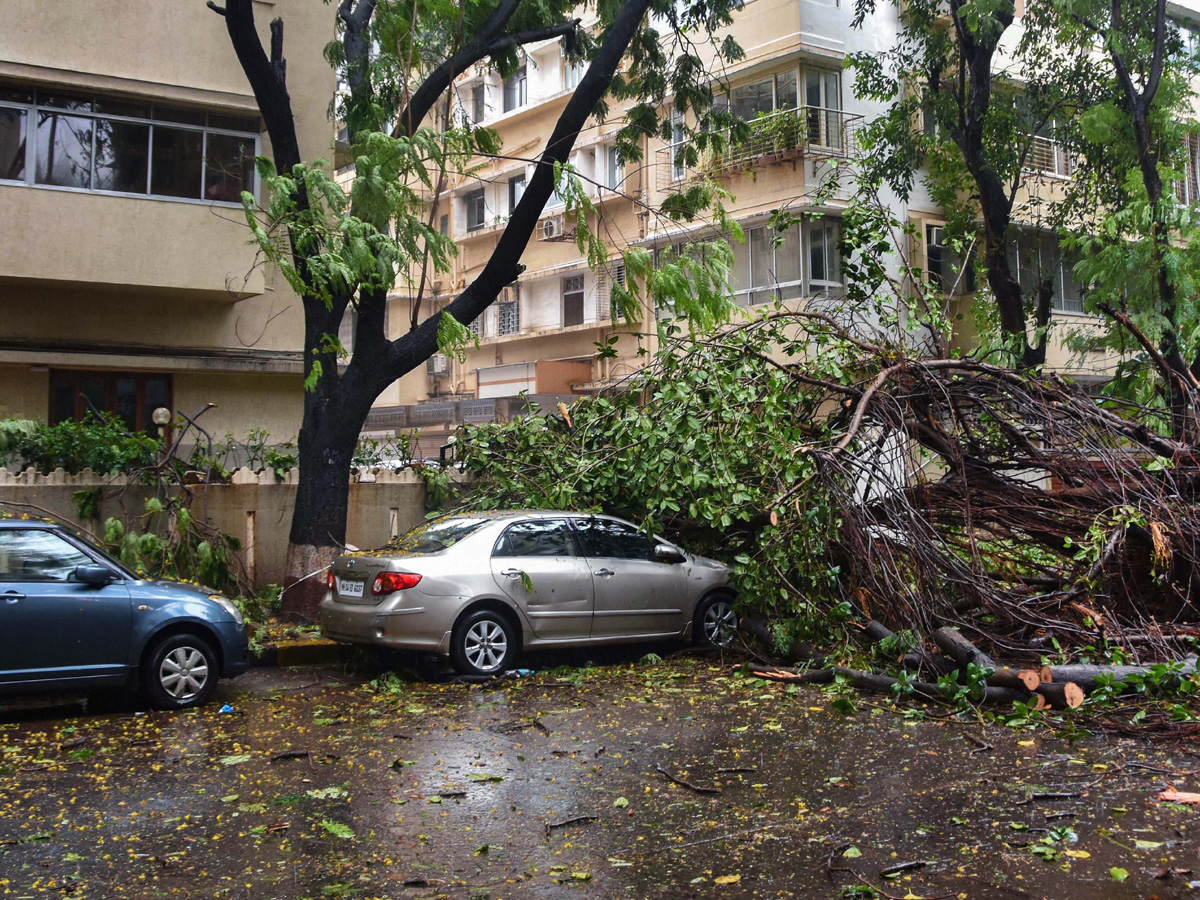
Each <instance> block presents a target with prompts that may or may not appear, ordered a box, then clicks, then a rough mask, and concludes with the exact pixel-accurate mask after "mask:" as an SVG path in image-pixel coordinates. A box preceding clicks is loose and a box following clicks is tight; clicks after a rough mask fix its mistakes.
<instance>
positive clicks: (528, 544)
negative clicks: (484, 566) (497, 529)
mask: <svg viewBox="0 0 1200 900" xmlns="http://www.w3.org/2000/svg"><path fill="white" fill-rule="evenodd" d="M492 555H493V556H574V555H575V543H574V541H572V540H571V533H570V531H568V530H567V523H566V522H565V521H564V520H562V519H533V520H531V521H528V522H517V523H516V524H515V525H509V526H508V528H507V529H506V530H505V532H504V534H503V536H502V537H501V538H500V540H499V541H497V542H496V549H495V550H494V551H492Z"/></svg>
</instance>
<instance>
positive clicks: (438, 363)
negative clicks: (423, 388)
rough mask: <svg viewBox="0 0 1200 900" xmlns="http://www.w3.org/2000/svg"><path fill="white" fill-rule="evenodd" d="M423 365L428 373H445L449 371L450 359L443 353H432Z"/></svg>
mask: <svg viewBox="0 0 1200 900" xmlns="http://www.w3.org/2000/svg"><path fill="white" fill-rule="evenodd" d="M425 365H426V368H427V370H428V371H429V374H430V375H445V374H447V373H448V372H449V371H450V360H449V359H448V358H447V356H446V354H445V353H435V354H433V356H431V357H429V362H427V363H426V364H425Z"/></svg>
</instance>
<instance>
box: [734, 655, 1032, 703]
mask: <svg viewBox="0 0 1200 900" xmlns="http://www.w3.org/2000/svg"><path fill="white" fill-rule="evenodd" d="M750 671H751V672H753V673H754V674H755V675H757V676H758V677H759V678H766V679H769V680H771V681H783V682H788V683H791V684H831V683H832V682H833V680H834V679H835V678H837V677H838V676H839V675H840V676H842V677H843V678H845V679H846V681H847V682H849V684H850V685H851V686H853V687H854V688H856V689H857V690H860V691H864V692H866V693H871V694H890V695H893V696H896V695H897V694H898V691H897V690H895V689H894V688H893V686H894V685H898V684H900V681H899V679H896V678H892V677H891V676H890V675H879V674H877V673H875V672H860V671H859V670H857V669H847V668H845V667H844V666H833V667H832V668H828V669H816V670H814V671H811V672H805V673H804V674H803V675H797V674H794V673H791V672H783V671H781V670H779V669H771V668H767V667H764V666H756V665H753V664H751V665H750ZM908 686H909V687H911V688H912V693H913V695H914V696H917V697H921V698H923V699H926V700H934V701H937V702H945V699H946V698H945V697H944V696H942V692H941V690H940V689H939V688H938V686H937V685H936V684H930V683H929V682H927V681H911V682H909V683H908ZM1034 696H1037V695H1032V694H1030V693H1029V692H1028V691H1025V690H1013V689H1012V688H1006V687H988V688H986V689H985V691H984V697H983V702H984V703H998V704H1012V703H1017V702H1020V703H1028V702H1029V701H1030V699H1031V697H1034ZM1034 702H1036V701H1034Z"/></svg>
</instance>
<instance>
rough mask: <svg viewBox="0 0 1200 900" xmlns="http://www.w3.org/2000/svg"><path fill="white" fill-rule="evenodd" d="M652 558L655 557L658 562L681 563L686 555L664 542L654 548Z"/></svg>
mask: <svg viewBox="0 0 1200 900" xmlns="http://www.w3.org/2000/svg"><path fill="white" fill-rule="evenodd" d="M654 558H655V559H657V560H658V561H659V562H665V563H681V562H683V561H684V559H686V558H687V557H685V556H684V555H683V554H682V553H680V552H679V551H678V550H676V549H675V548H674V547H670V546H668V545H666V544H658V545H657V546H656V547H655V548H654Z"/></svg>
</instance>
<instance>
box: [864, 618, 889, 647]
mask: <svg viewBox="0 0 1200 900" xmlns="http://www.w3.org/2000/svg"><path fill="white" fill-rule="evenodd" d="M892 634H893V632H892V630H891V629H890V628H888V627H887V626H886V625H884V624H883V623H882V622H879V621H876V620H875V619H872V620H871V621H869V622H868V623H867V624H866V625H864V626H863V628H862V636H863V637H865V638H866V639H867V640H869V641H872V642H874V643H876V644H878V643H879V642H880V641H885V640H887V639H888V638H890V637H892Z"/></svg>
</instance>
